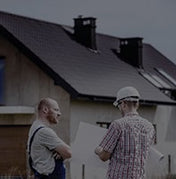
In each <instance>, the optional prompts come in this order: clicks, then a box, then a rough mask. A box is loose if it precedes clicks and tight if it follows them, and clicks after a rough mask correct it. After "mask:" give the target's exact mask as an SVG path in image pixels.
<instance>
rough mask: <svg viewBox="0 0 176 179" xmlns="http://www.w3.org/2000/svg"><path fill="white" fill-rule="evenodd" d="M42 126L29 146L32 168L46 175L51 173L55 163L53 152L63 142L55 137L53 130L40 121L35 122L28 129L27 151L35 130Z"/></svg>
mask: <svg viewBox="0 0 176 179" xmlns="http://www.w3.org/2000/svg"><path fill="white" fill-rule="evenodd" d="M41 126H43V127H44V128H41V129H40V130H39V131H37V133H36V134H35V136H34V139H33V141H32V145H31V157H32V161H33V168H34V169H36V170H37V171H38V172H39V173H40V174H44V175H48V174H50V173H52V172H53V170H54V167H55V161H54V157H53V150H54V149H55V148H56V147H57V146H59V145H61V146H62V145H63V143H64V142H63V141H62V140H61V139H60V138H59V137H58V136H57V134H56V133H55V132H54V130H53V129H51V128H49V127H48V126H46V125H45V124H43V123H42V121H40V120H35V121H34V122H33V124H32V126H31V128H30V131H29V136H28V151H29V142H30V139H31V137H32V135H33V133H34V132H35V130H36V129H38V128H39V127H41Z"/></svg>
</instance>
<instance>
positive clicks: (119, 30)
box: [0, 0, 176, 64]
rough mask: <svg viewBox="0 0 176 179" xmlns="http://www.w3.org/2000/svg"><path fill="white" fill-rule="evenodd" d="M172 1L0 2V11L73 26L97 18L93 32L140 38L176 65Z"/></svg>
mask: <svg viewBox="0 0 176 179" xmlns="http://www.w3.org/2000/svg"><path fill="white" fill-rule="evenodd" d="M175 9H176V0H0V10H1V11H5V12H10V13H14V14H17V15H23V16H27V17H31V18H35V19H40V20H45V21H49V22H54V23H58V24H63V25H69V26H73V18H76V17H78V16H79V15H82V16H83V17H95V18H97V20H96V23H97V28H96V32H99V33H103V34H108V35H112V36H116V37H122V38H123V37H142V38H143V42H144V43H149V44H151V45H152V46H153V47H155V48H156V49H157V50H158V51H160V52H161V53H162V54H163V55H164V56H166V57H167V58H168V59H170V60H171V61H173V62H174V63H175V64H176V20H175V18H176V10H175Z"/></svg>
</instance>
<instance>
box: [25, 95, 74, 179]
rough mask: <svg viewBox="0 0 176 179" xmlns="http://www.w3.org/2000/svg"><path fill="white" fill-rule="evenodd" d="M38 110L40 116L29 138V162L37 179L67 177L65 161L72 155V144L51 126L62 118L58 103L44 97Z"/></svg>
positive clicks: (63, 178)
mask: <svg viewBox="0 0 176 179" xmlns="http://www.w3.org/2000/svg"><path fill="white" fill-rule="evenodd" d="M37 111H38V116H37V119H36V120H35V121H34V122H33V124H32V126H31V128H30V131H29V138H28V153H29V164H30V166H31V168H32V170H33V172H34V176H35V179H65V167H64V164H63V161H64V160H65V159H68V158H70V157H71V150H70V146H68V145H67V144H66V143H65V142H64V141H63V140H61V139H60V138H59V137H58V136H57V134H56V133H55V132H54V130H53V129H52V128H51V126H52V125H54V124H57V123H58V122H59V120H60V115H61V112H60V108H59V106H58V103H57V102H56V101H55V100H53V99H51V98H44V99H42V100H41V101H40V102H39V104H38V108H37Z"/></svg>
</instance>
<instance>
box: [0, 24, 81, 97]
mask: <svg viewBox="0 0 176 179" xmlns="http://www.w3.org/2000/svg"><path fill="white" fill-rule="evenodd" d="M0 32H1V34H2V36H4V37H5V38H7V39H8V40H9V41H10V42H12V44H13V45H14V46H15V47H17V48H18V49H20V51H21V52H22V53H23V54H24V55H25V56H27V57H28V58H29V59H30V60H31V61H32V62H33V63H35V64H36V65H37V66H38V67H39V68H40V69H41V70H42V71H44V72H45V73H46V74H48V75H49V76H50V77H51V78H52V79H53V80H54V83H55V85H60V86H61V87H63V88H64V89H65V90H66V91H67V92H68V93H69V94H70V95H71V96H72V97H73V98H75V97H77V96H78V94H79V93H78V92H77V91H76V90H75V89H74V88H73V87H72V86H71V85H70V84H68V83H67V82H66V81H65V80H64V79H63V78H62V77H61V76H60V75H58V74H57V73H56V72H55V71H53V70H52V69H51V68H50V67H49V66H48V65H46V64H45V63H44V62H43V61H42V60H41V59H40V58H39V57H38V56H36V55H35V54H34V53H33V52H32V51H31V50H30V49H29V48H27V47H26V46H25V45H24V44H23V43H22V42H20V41H19V40H18V39H17V38H16V37H15V36H14V35H13V34H11V33H10V32H9V31H8V30H7V29H6V28H4V27H3V26H2V25H0Z"/></svg>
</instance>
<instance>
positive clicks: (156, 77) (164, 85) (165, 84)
mask: <svg viewBox="0 0 176 179" xmlns="http://www.w3.org/2000/svg"><path fill="white" fill-rule="evenodd" d="M151 76H152V77H153V78H154V79H155V80H156V81H157V82H159V83H160V84H161V85H162V86H163V87H164V88H168V89H171V86H170V85H169V84H167V83H166V82H165V81H164V80H162V79H161V78H160V77H158V76H156V75H153V74H152V75H151Z"/></svg>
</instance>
